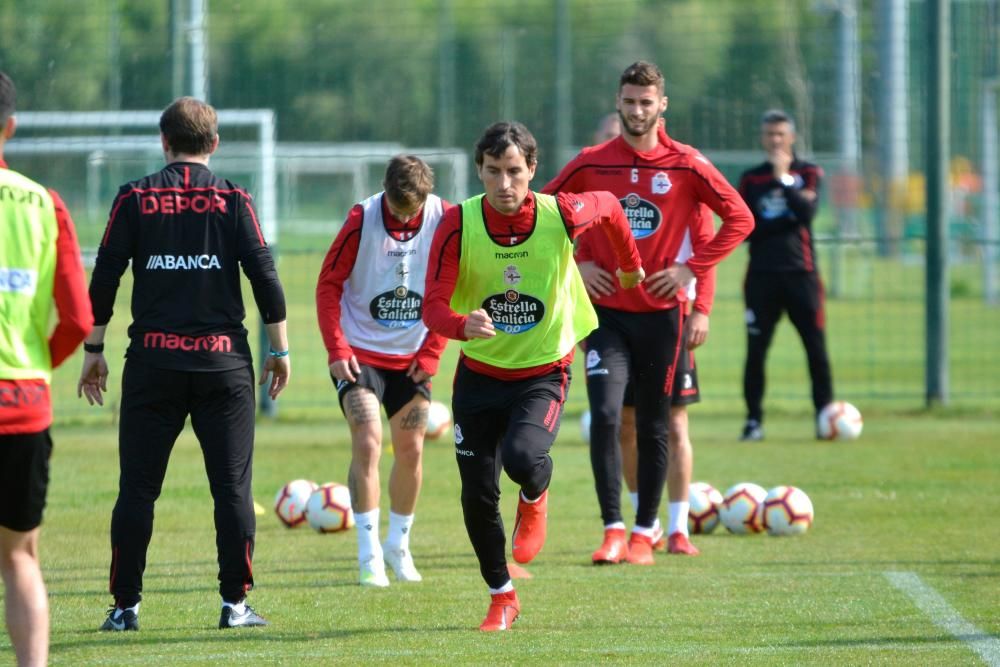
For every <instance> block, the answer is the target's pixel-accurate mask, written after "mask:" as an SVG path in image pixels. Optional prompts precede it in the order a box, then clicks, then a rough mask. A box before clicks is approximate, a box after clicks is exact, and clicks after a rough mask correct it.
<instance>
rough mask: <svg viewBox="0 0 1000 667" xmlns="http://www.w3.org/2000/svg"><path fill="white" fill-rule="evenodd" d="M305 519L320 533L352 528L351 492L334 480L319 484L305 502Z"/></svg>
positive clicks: (337, 531)
mask: <svg viewBox="0 0 1000 667" xmlns="http://www.w3.org/2000/svg"><path fill="white" fill-rule="evenodd" d="M306 521H308V522H309V525H310V526H312V527H313V528H315V529H316V530H317V531H319V532H321V533H339V532H340V531H342V530H347V529H348V528H352V527H353V526H354V512H353V511H351V492H350V491H349V490H348V488H347V487H346V486H344V485H343V484H338V483H336V482H327V483H326V484H324V485H322V486H320V487H319V488H317V489H316V490H315V491H313V492H312V495H310V496H309V500H308V502H306Z"/></svg>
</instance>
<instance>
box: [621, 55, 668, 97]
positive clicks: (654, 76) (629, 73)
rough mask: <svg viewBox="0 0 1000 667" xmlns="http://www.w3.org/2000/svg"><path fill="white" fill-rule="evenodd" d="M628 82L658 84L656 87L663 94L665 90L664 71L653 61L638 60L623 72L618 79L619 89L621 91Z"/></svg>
mask: <svg viewBox="0 0 1000 667" xmlns="http://www.w3.org/2000/svg"><path fill="white" fill-rule="evenodd" d="M626 84H631V85H633V86H656V89H657V90H658V91H659V92H660V93H661V94H662V93H663V90H664V81H663V73H662V72H661V71H660V68H659V67H657V66H656V65H654V64H653V63H650V62H646V61H645V60H637V61H636V62H634V63H632V64H631V65H629V66H628V67H626V68H625V71H624V72H622V76H621V78H620V79H619V80H618V90H619V91H620V90H621V89H622V88H623V87H625V85H626Z"/></svg>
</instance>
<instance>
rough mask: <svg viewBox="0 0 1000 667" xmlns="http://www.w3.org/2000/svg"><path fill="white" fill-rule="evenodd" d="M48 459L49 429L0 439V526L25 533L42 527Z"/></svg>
mask: <svg viewBox="0 0 1000 667" xmlns="http://www.w3.org/2000/svg"><path fill="white" fill-rule="evenodd" d="M50 456H52V438H51V437H49V430H48V429H45V430H44V431H40V432H39V433H26V434H23V435H22V434H17V435H0V526H3V527H4V528H9V529H10V530H16V531H18V532H22V533H24V532H28V531H29V530H34V529H35V528H38V526H40V525H41V524H42V511H43V510H44V509H45V496H46V494H47V493H48V490H49V457H50Z"/></svg>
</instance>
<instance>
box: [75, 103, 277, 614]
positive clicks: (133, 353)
mask: <svg viewBox="0 0 1000 667" xmlns="http://www.w3.org/2000/svg"><path fill="white" fill-rule="evenodd" d="M160 139H161V143H162V145H163V152H164V157H165V159H166V162H167V165H166V166H165V167H164V168H163V169H162V170H160V171H158V172H156V173H153V174H150V175H148V176H145V177H143V178H141V179H139V180H137V181H132V182H130V183H126V184H125V185H123V186H122V187H121V188H120V189H119V191H118V195H117V197H115V201H114V203H113V204H112V206H111V214H110V217H109V219H108V224H107V227H106V229H105V232H104V237H103V238H102V240H101V245H100V248H99V250H98V253H97V263H96V265H95V267H94V272H93V275H92V276H91V281H90V298H91V301H92V302H93V308H94V321H95V323H96V326H95V327H94V331H93V333H91V334H90V336H89V337H88V338H87V342H86V343H85V344H84V350H85V351H86V355H85V358H84V360H83V369H82V371H81V373H80V382H79V385H78V389H77V393H79V394H82V395H84V396H86V398H87V401H88V402H89V403H90V404H91V405H93V404H94V403H97V404H99V405H103V404H104V398H103V392H105V391H107V381H108V364H107V361H106V360H105V358H104V338H105V332H106V329H107V325H108V322H109V321H110V319H111V315H112V308H113V306H114V302H115V294H116V293H117V291H118V284H119V281H120V279H121V275H122V273H123V272H124V271H125V269H126V267H128V265H129V262H130V261H131V263H132V277H133V287H132V325H131V326H130V327H129V330H128V332H129V337H130V339H131V340H130V344H129V347H128V351H127V352H126V357H127V359H126V362H125V368H124V371H123V372H122V396H121V416H120V420H119V427H118V460H119V465H120V477H119V482H118V500H117V502H116V503H115V508H114V511H113V512H112V515H111V568H110V569H111V575H110V583H109V588H110V592H111V594H112V595H114V606H113V607H112V608H111V609H110V610H109V611H108V617H107V619H106V620H105V622H104V624H103V625H102V626H101V629H102V630H109V631H121V630H138V629H139V619H138V613H139V602H140V601H141V599H142V575H143V571H144V570H145V567H146V550H147V548H148V546H149V541H150V538H151V537H152V534H153V504H154V502H155V501H156V499H157V497H158V496H159V495H160V489H161V487H162V485H163V478H164V475H165V474H166V471H167V461H168V459H169V457H170V451H171V449H172V448H173V445H174V441H175V440H176V439H177V436H178V435H179V434H180V432H181V429H183V428H184V421H185V419H186V418H187V416H188V415H190V416H191V426H192V428H193V429H194V432H195V435H196V436H197V437H198V441H199V442H200V443H201V449H202V453H203V455H204V457H205V471H206V473H207V475H208V480H209V485H210V488H211V491H212V498H213V500H214V501H215V531H216V547H217V549H218V560H219V593H220V595H221V596H222V613H221V616H220V619H219V627H220V628H230V627H238V626H255V625H266V624H267V623H266V621H265V620H264V619H263V618H261V617H260V616H259V615H258V614H257V613H255V612H254V610H253V609H252V608H251V607H250V606H249V605H247V604H246V599H245V598H246V594H247V591H249V590H250V589H251V588H252V587H253V583H254V578H253V569H252V565H251V563H252V559H253V551H254V534H255V530H256V518H255V516H254V508H253V497H252V495H251V488H250V486H251V484H250V483H251V472H252V466H253V442H254V379H253V366H252V363H253V359H252V357H251V354H250V344H249V342H248V341H247V331H246V329H245V328H244V327H243V319H244V318H245V316H246V312H245V310H244V307H243V297H242V293H241V291H240V267H242V268H243V272H244V273H245V274H246V276H247V278H248V279H249V280H250V284H251V286H252V288H253V295H254V300H255V301H256V303H257V308H258V310H259V311H260V315H261V318H262V319H263V321H264V324H265V328H266V332H267V337H268V340H269V341H270V345H271V349H270V353H269V354H268V356H267V359H266V360H265V362H264V364H263V369H262V372H261V378H260V384H261V385H264V384H266V383H268V380H269V379H270V383H269V384H268V387H267V391H268V394H269V395H270V396H271V398H273V399H274V398H277V397H278V394H280V393H281V391H282V390H283V389H284V388H285V387H286V386H287V384H288V380H289V378H290V376H291V364H290V361H289V356H288V339H287V334H286V331H285V295H284V292H283V290H282V287H281V283H280V282H279V281H278V274H277V272H276V271H275V268H274V260H273V258H272V256H271V251H270V249H269V248H268V246H267V243H266V242H265V241H264V235H263V233H262V232H261V229H260V225H259V224H258V222H257V215H256V213H255V212H254V208H253V204H252V202H251V199H250V195H248V194H247V193H246V191H245V190H243V189H241V188H239V187H238V186H236V185H235V184H233V183H231V182H230V181H227V180H224V179H222V178H219V177H218V176H216V175H215V174H213V173H212V171H211V170H210V169H209V167H208V161H209V158H210V157H211V155H212V153H214V152H215V150H216V148H218V145H219V134H218V120H217V116H216V113H215V109H213V108H212V107H211V106H209V105H208V104H205V103H204V102H201V101H199V100H196V99H194V98H191V97H182V98H179V99H177V100H176V101H174V103H173V104H171V105H170V106H169V107H167V109H166V110H165V111H164V112H163V114H162V115H161V116H160Z"/></svg>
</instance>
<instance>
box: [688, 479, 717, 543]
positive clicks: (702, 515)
mask: <svg viewBox="0 0 1000 667" xmlns="http://www.w3.org/2000/svg"><path fill="white" fill-rule="evenodd" d="M688 501H689V502H690V503H691V507H690V509H689V510H688V532H690V533H692V534H695V533H706V534H707V533H711V532H712V531H713V530H715V528H716V526H718V525H719V508H720V507H721V506H722V494H721V493H719V490H718V489H716V488H715V487H714V486H712V485H711V484H708V483H707V482H694V483H693V484H691V486H689V487H688Z"/></svg>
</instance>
